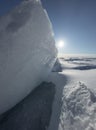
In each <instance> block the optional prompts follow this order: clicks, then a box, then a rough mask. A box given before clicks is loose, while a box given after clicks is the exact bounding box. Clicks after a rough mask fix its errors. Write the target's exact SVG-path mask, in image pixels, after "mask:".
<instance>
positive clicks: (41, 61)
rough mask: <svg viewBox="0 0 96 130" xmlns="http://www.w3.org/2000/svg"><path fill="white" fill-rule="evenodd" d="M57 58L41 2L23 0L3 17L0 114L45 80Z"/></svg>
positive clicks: (0, 55)
mask: <svg viewBox="0 0 96 130" xmlns="http://www.w3.org/2000/svg"><path fill="white" fill-rule="evenodd" d="M56 54H57V50H56V48H55V41H54V38H53V31H52V26H51V23H50V21H49V18H48V15H47V13H46V11H45V10H44V9H43V8H42V5H41V2H40V1H39V0H24V1H23V2H22V3H21V4H20V5H18V6H17V7H16V8H15V9H14V10H12V11H11V12H10V13H9V14H7V15H5V16H3V17H0V113H2V112H4V111H6V110H8V109H9V108H11V107H12V106H14V105H15V104H16V103H17V102H19V101H20V100H21V99H22V98H24V97H25V96H26V95H28V94H29V93H30V91H31V90H32V89H34V87H33V86H37V85H38V84H39V83H40V82H41V81H43V80H44V79H45V78H46V76H47V75H48V73H49V72H50V70H51V68H52V66H53V64H54V62H55V59H56Z"/></svg>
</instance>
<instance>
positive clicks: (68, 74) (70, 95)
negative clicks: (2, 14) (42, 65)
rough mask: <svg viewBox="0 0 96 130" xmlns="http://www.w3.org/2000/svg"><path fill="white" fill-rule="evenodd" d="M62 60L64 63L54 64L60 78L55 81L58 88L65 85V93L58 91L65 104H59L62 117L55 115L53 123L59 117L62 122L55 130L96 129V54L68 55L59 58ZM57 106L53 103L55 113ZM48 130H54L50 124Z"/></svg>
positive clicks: (63, 90) (63, 88)
mask: <svg viewBox="0 0 96 130" xmlns="http://www.w3.org/2000/svg"><path fill="white" fill-rule="evenodd" d="M59 62H60V64H61V65H60V64H58V63H57V64H55V66H54V68H55V72H54V73H55V75H58V79H57V81H55V80H52V81H53V82H54V83H55V84H56V85H57V88H58V89H61V88H62V94H59V96H60V97H61V100H62V105H61V106H62V107H61V106H60V105H59V104H58V106H57V107H61V110H60V111H61V114H60V115H59V117H57V116H56V115H55V114H53V117H52V118H51V124H52V126H53V127H54V126H56V124H55V123H54V120H56V118H57V119H58V120H59V122H58V123H57V124H58V125H57V126H58V127H57V128H55V130H81V129H82V130H96V57H95V56H76V55H75V56H65V57H59ZM56 68H57V72H56ZM58 68H59V69H58ZM60 75H62V76H63V78H60ZM54 78H55V76H53V79H54ZM65 79H66V83H65V82H64V80H65ZM57 82H58V83H57ZM60 82H62V83H63V84H62V85H63V87H62V85H60ZM64 83H65V84H64ZM57 93H58V92H57ZM55 102H56V101H55ZM55 108H56V106H55ZM55 108H54V104H53V113H54V111H55ZM52 120H53V121H52ZM52 122H53V123H52ZM49 130H52V129H50V127H49Z"/></svg>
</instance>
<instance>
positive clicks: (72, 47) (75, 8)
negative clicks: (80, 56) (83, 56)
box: [42, 0, 96, 53]
mask: <svg viewBox="0 0 96 130" xmlns="http://www.w3.org/2000/svg"><path fill="white" fill-rule="evenodd" d="M42 1H43V6H44V7H45V8H46V9H47V12H48V14H49V16H50V19H51V21H52V24H53V28H54V32H55V39H56V40H58V39H64V40H65V43H66V45H65V48H64V49H62V50H61V52H63V53H96V0H42Z"/></svg>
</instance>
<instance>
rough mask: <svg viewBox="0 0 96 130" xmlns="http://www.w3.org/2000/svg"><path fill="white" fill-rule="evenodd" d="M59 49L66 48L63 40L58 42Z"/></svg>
mask: <svg viewBox="0 0 96 130" xmlns="http://www.w3.org/2000/svg"><path fill="white" fill-rule="evenodd" d="M57 47H58V48H63V47H64V41H63V40H60V41H58V42H57Z"/></svg>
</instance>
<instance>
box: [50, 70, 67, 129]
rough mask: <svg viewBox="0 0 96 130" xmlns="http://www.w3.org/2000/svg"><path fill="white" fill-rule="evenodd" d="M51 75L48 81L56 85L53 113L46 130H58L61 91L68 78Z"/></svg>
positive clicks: (57, 74)
mask: <svg viewBox="0 0 96 130" xmlns="http://www.w3.org/2000/svg"><path fill="white" fill-rule="evenodd" d="M52 75H53V76H52V77H50V81H52V82H53V83H55V84H56V94H55V100H54V102H53V112H52V116H51V120H50V125H49V127H48V130H58V127H59V123H60V114H61V108H62V97H63V90H64V86H65V85H66V84H67V82H68V79H69V78H68V77H67V76H66V75H64V74H61V73H58V72H53V74H52Z"/></svg>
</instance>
